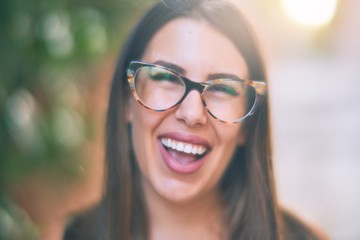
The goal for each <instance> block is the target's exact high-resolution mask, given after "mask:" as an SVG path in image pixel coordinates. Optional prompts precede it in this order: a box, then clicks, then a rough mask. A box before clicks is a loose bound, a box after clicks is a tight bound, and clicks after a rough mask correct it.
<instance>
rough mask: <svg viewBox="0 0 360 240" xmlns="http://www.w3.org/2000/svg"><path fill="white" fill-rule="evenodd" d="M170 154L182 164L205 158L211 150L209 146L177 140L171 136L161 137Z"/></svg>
mask: <svg viewBox="0 0 360 240" xmlns="http://www.w3.org/2000/svg"><path fill="white" fill-rule="evenodd" d="M160 142H161V144H162V145H163V146H164V148H165V149H166V151H167V152H168V153H169V155H170V156H171V157H172V158H173V159H175V160H176V161H177V162H179V163H181V164H184V165H185V164H189V163H192V162H195V161H197V160H199V159H201V158H203V157H204V156H205V155H206V154H207V153H208V152H209V150H210V148H209V147H208V146H204V145H198V144H191V143H187V142H181V141H177V140H174V139H171V138H167V137H162V138H160Z"/></svg>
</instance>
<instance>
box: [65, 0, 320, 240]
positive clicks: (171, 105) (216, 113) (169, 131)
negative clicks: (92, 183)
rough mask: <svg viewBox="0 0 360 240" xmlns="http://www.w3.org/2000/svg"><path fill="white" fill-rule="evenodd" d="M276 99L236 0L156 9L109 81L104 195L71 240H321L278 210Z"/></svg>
mask: <svg viewBox="0 0 360 240" xmlns="http://www.w3.org/2000/svg"><path fill="white" fill-rule="evenodd" d="M268 95H269V94H268V92H267V79H266V73H265V68H264V63H263V61H262V58H261V55H260V52H259V49H258V46H257V44H256V39H255V37H254V35H253V33H252V31H251V28H250V27H249V25H248V23H247V21H246V19H244V16H243V15H242V13H241V12H240V11H239V9H238V8H237V7H236V6H235V4H234V3H232V2H230V1H225V0H193V1H191V0H163V1H161V2H159V3H158V4H156V5H155V6H154V7H153V8H152V9H151V10H150V11H149V12H148V13H147V14H146V15H145V16H144V17H143V18H142V20H141V21H140V22H139V23H138V25H137V26H136V28H135V29H134V30H133V32H132V34H131V35H130V37H129V38H128V40H127V43H126V44H125V46H124V49H123V52H122V54H121V56H120V59H119V61H118V64H117V69H116V73H115V77H114V79H113V82H112V86H111V94H110V102H109V110H108V117H107V128H106V130H107V138H106V146H107V147H106V153H107V156H106V157H107V184H106V189H105V195H104V199H103V201H102V202H101V204H100V205H99V206H98V207H97V208H96V209H95V210H93V211H91V212H90V213H87V214H85V215H84V216H83V217H81V218H80V219H78V220H77V221H76V222H75V223H73V225H72V226H71V227H70V229H69V231H68V233H67V236H66V239H110V240H113V239H152V240H154V239H160V240H161V239H214V240H215V239H318V237H317V236H316V235H315V234H314V233H313V232H312V231H311V230H310V229H309V228H307V227H306V226H305V225H303V224H302V223H300V221H298V220H296V219H295V218H294V217H293V216H291V215H290V214H289V213H287V212H285V211H284V210H282V209H281V208H280V207H279V206H278V203H277V199H276V192H275V187H274V176H273V171H272V158H271V157H272V152H271V139H270V127H269V107H268Z"/></svg>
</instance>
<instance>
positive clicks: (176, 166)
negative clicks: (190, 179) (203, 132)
mask: <svg viewBox="0 0 360 240" xmlns="http://www.w3.org/2000/svg"><path fill="white" fill-rule="evenodd" d="M161 137H168V138H172V139H174V140H178V141H182V142H188V143H191V144H198V145H204V146H207V147H209V143H208V142H207V141H206V140H205V139H203V138H201V137H198V136H194V135H184V134H181V133H167V134H163V135H161ZM161 137H159V138H161ZM158 144H159V149H160V153H161V156H162V159H163V160H164V163H165V165H166V166H167V167H168V168H169V169H170V170H171V171H173V172H175V173H179V174H190V173H194V172H196V171H197V170H199V169H200V168H201V166H202V165H203V164H204V162H205V159H206V157H207V155H208V154H206V155H205V156H204V157H202V158H201V159H198V160H196V161H194V162H191V163H187V164H181V163H179V162H178V161H176V160H175V159H173V158H172V157H171V156H170V155H169V153H168V151H167V150H166V149H165V148H164V146H163V145H162V144H161V142H160V140H159V141H158Z"/></svg>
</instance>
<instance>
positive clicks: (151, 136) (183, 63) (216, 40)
mask: <svg viewBox="0 0 360 240" xmlns="http://www.w3.org/2000/svg"><path fill="white" fill-rule="evenodd" d="M142 61H144V62H148V63H157V64H160V65H165V66H167V67H169V66H170V67H171V68H172V69H175V70H176V71H177V72H179V73H181V74H182V75H183V76H185V77H187V78H189V79H191V80H192V81H195V82H204V81H206V80H209V79H211V78H213V76H215V75H218V74H222V75H223V74H231V75H236V76H237V77H239V78H241V79H244V78H247V74H248V72H247V66H246V64H245V61H244V59H243V57H242V56H241V55H240V53H239V51H238V50H237V49H236V47H235V46H234V45H233V43H232V42H231V41H230V40H229V39H227V38H226V37H225V36H224V35H223V34H222V33H220V32H219V31H217V30H216V29H214V28H213V27H212V26H210V25H209V24H207V23H206V22H205V21H201V20H193V19H188V18H179V19H176V20H172V21H171V22H169V23H167V24H166V25H165V26H164V27H162V28H161V29H160V30H159V31H158V32H157V33H156V34H155V36H154V37H153V38H152V40H151V41H150V42H149V44H148V47H147V49H146V51H145V53H144V56H143V59H142ZM128 119H129V121H130V122H131V124H132V139H133V140H132V141H133V142H132V144H133V148H134V151H135V155H136V159H137V162H138V165H139V167H140V170H141V173H142V181H143V187H144V188H145V192H147V193H156V194H157V195H158V196H161V197H163V198H165V199H168V200H171V201H175V202H184V201H191V200H193V199H195V198H198V197H202V196H206V194H208V193H214V192H216V191H217V189H218V187H217V186H218V182H219V179H220V178H221V176H222V175H223V173H224V170H225V169H226V167H227V166H228V164H229V162H230V159H231V157H232V155H233V153H234V150H235V148H236V146H237V145H238V144H243V143H244V141H245V134H244V131H243V129H242V124H241V123H240V124H224V123H221V122H219V121H218V120H216V119H214V118H212V117H211V116H210V115H209V114H208V113H207V112H206V110H205V109H204V106H203V104H202V101H201V97H200V93H199V92H197V91H195V90H194V91H191V92H190V93H189V94H188V95H187V97H186V98H185V99H184V101H183V102H182V103H181V104H180V105H179V106H177V107H176V108H175V109H173V110H170V111H167V112H161V113H159V112H154V111H152V110H148V109H146V108H144V107H143V106H141V105H140V104H138V103H137V102H136V100H135V99H134V98H131V100H130V106H129V113H128ZM169 146H172V147H173V148H175V149H177V150H175V149H172V147H169ZM184 151H185V152H189V151H191V153H185V152H184ZM204 151H205V153H204ZM192 152H194V153H195V154H193V153H192ZM239 161H241V159H239Z"/></svg>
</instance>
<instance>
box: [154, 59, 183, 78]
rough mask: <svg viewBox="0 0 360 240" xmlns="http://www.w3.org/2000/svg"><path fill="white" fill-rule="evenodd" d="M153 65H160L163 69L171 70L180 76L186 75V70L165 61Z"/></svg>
mask: <svg viewBox="0 0 360 240" xmlns="http://www.w3.org/2000/svg"><path fill="white" fill-rule="evenodd" d="M154 64H158V65H161V66H163V67H166V68H168V69H171V70H173V71H174V72H177V73H179V74H181V75H184V74H185V73H186V70H185V69H184V68H182V67H180V66H178V65H176V64H173V63H170V62H166V61H162V60H159V61H156V62H154Z"/></svg>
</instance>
